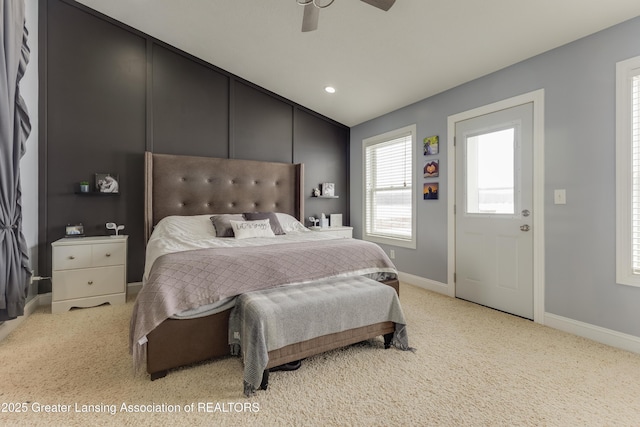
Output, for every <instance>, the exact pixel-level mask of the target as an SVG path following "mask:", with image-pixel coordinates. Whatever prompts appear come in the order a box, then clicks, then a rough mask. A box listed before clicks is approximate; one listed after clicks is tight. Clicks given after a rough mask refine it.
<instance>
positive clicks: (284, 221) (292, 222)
mask: <svg viewBox="0 0 640 427" xmlns="http://www.w3.org/2000/svg"><path fill="white" fill-rule="evenodd" d="M276 217H277V218H278V221H279V222H280V226H281V227H282V230H283V231H284V232H285V233H290V232H292V231H309V229H308V228H307V227H305V226H304V225H303V224H302V223H301V222H300V221H298V220H297V219H295V218H294V217H292V216H291V215H289V214H286V213H282V212H276Z"/></svg>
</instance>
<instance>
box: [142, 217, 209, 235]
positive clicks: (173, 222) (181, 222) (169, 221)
mask: <svg viewBox="0 0 640 427" xmlns="http://www.w3.org/2000/svg"><path fill="white" fill-rule="evenodd" d="M210 216H211V215H189V216H180V215H172V216H167V217H165V218H163V219H161V220H160V222H158V224H157V225H156V226H155V228H154V229H153V234H155V235H156V236H158V237H163V236H173V237H183V236H186V237H189V238H191V239H198V240H199V239H211V238H213V237H216V231H215V229H214V228H213V227H212V226H211V221H209V217H210Z"/></svg>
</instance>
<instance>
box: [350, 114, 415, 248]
mask: <svg viewBox="0 0 640 427" xmlns="http://www.w3.org/2000/svg"><path fill="white" fill-rule="evenodd" d="M407 133H410V134H411V145H412V150H411V165H412V167H413V171H412V172H413V174H412V179H413V182H412V183H411V193H412V196H411V239H401V238H394V237H383V236H376V235H370V234H367V218H366V215H367V203H366V199H367V188H366V185H367V178H366V175H367V165H366V159H367V154H366V150H367V147H368V146H370V145H375V144H379V143H382V142H385V141H388V140H391V139H394V138H397V137H398V136H399V135H402V134H407ZM417 138H418V132H417V126H416V125H415V124H412V125H409V126H405V127H402V128H399V129H395V130H392V131H389V132H385V133H383V134H380V135H375V136H371V137H369V138H365V139H363V140H362V178H363V179H362V194H363V196H364V197H362V225H363V227H362V228H363V230H362V240H368V241H370V242H375V243H381V244H385V245H390V246H398V247H404V248H410V249H415V248H416V247H417V243H416V242H417V234H418V230H417V228H416V223H417V216H418V214H417V212H418V211H417V206H418V199H417V198H418V183H419V182H420V180H419V179H417V177H418V176H421V175H418V172H419V171H421V170H422V168H418V167H417V166H416V150H417V148H416V147H417V145H418V144H417V140H418V139H417Z"/></svg>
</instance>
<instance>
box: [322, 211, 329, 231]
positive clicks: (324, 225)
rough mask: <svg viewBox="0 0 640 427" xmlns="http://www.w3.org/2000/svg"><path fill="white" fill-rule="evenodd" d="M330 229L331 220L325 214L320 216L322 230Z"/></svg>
mask: <svg viewBox="0 0 640 427" xmlns="http://www.w3.org/2000/svg"><path fill="white" fill-rule="evenodd" d="M327 227H329V218H327V217H326V216H325V214H321V215H320V228H327Z"/></svg>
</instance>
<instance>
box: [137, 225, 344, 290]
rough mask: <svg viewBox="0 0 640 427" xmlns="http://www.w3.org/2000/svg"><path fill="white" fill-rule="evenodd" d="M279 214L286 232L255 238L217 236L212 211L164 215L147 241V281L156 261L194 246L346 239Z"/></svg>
mask: <svg viewBox="0 0 640 427" xmlns="http://www.w3.org/2000/svg"><path fill="white" fill-rule="evenodd" d="M276 215H277V216H278V221H280V225H281V226H282V228H283V230H284V231H285V233H286V234H283V235H278V236H274V237H256V238H253V239H235V238H233V237H216V230H215V228H214V227H213V224H212V223H211V221H210V220H209V218H210V217H211V215H210V214H207V215H194V216H168V217H166V218H163V219H162V220H160V222H158V224H157V225H156V226H155V228H154V229H153V233H151V237H150V238H149V242H148V243H147V253H146V260H145V267H144V276H143V283H146V281H147V279H148V277H149V272H150V271H151V267H152V266H153V263H154V262H155V260H156V259H157V258H158V257H160V256H162V255H164V254H168V253H173V252H182V251H188V250H192V249H205V248H239V247H247V246H264V245H275V244H279V243H295V242H303V241H305V242H306V241H313V240H326V239H337V238H343V237H341V236H338V235H335V234H333V233H317V232H314V231H311V230H309V229H308V228H306V227H305V226H304V225H302V224H301V223H300V222H299V221H297V220H296V219H295V218H293V217H292V216H291V215H287V214H283V213H276Z"/></svg>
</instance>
